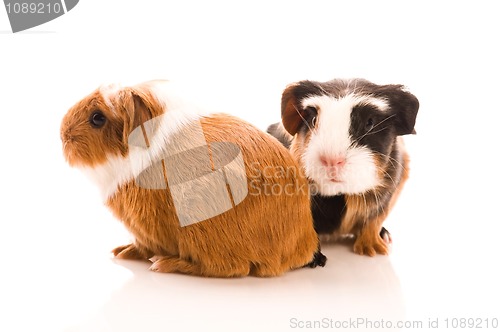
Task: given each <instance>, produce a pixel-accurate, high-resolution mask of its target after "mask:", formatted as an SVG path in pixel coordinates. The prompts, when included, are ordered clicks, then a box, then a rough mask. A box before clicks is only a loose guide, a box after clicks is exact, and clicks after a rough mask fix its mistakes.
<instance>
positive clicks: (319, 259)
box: [306, 250, 327, 268]
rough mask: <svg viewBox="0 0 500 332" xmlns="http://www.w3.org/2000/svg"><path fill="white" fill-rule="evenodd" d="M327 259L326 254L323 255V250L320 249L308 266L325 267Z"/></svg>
mask: <svg viewBox="0 0 500 332" xmlns="http://www.w3.org/2000/svg"><path fill="white" fill-rule="evenodd" d="M326 260H327V258H326V256H325V255H323V254H322V253H321V251H319V250H318V251H316V252H315V253H314V256H313V259H312V261H310V262H309V263H308V264H307V265H306V266H308V267H310V268H315V267H317V266H321V267H323V266H325V265H326Z"/></svg>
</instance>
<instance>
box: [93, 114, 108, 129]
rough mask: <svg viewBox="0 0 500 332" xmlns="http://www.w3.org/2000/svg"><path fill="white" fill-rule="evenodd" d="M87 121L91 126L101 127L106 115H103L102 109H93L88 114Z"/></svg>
mask: <svg viewBox="0 0 500 332" xmlns="http://www.w3.org/2000/svg"><path fill="white" fill-rule="evenodd" d="M89 123H90V125H91V126H92V127H93V128H96V129H98V128H102V127H103V126H104V124H105V123H106V117H105V116H104V114H103V113H102V111H95V112H94V113H92V115H91V116H90V119H89Z"/></svg>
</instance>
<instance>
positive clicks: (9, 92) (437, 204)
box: [0, 0, 500, 331]
mask: <svg viewBox="0 0 500 332" xmlns="http://www.w3.org/2000/svg"><path fill="white" fill-rule="evenodd" d="M497 8H498V5H496V4H495V2H494V1H475V2H472V1H469V2H463V1H440V2H438V1H434V2H430V1H429V2H423V1H308V2H305V1H302V2H298V1H282V2H277V1H276V2H271V1H252V2H250V1H249V2H241V1H232V2H229V1H227V2H218V1H205V2H203V3H201V1H200V2H190V1H135V2H132V1H118V0H116V1H109V0H108V1H97V0H94V1H91V0H87V1H81V2H80V3H79V4H78V5H77V6H76V7H75V8H74V9H73V10H72V11H70V12H69V13H68V14H66V15H64V16H62V17H60V18H58V19H56V20H54V21H52V22H49V23H47V24H44V25H41V26H39V27H36V28H33V29H31V30H28V31H26V32H23V33H17V34H12V33H11V32H10V26H9V23H8V19H7V15H6V12H5V11H4V10H3V8H1V9H0V98H1V99H0V119H1V121H0V123H1V124H2V129H1V130H0V144H1V145H0V147H1V154H0V155H1V162H0V174H1V176H2V181H1V182H0V194H1V201H0V218H1V219H0V250H1V258H2V260H1V261H0V264H1V265H0V309H1V310H0V330H2V331H181V330H191V331H195V330H196V329H197V330H203V329H207V330H212V331H215V330H232V331H246V330H247V331H289V330H298V328H294V327H296V325H297V324H298V321H301V322H303V323H305V321H308V320H309V321H311V320H321V319H323V318H328V319H330V318H331V319H334V320H348V319H352V320H356V319H358V318H369V319H372V320H375V321H377V322H379V323H380V320H382V319H384V320H385V321H387V320H391V321H394V322H395V321H398V320H402V321H405V320H411V321H413V320H416V321H422V322H423V326H424V327H426V326H427V325H428V323H429V319H431V320H432V321H435V320H436V319H439V324H440V325H439V326H440V327H444V326H445V325H444V324H445V319H447V318H448V319H449V321H448V322H449V324H451V323H452V319H453V318H478V319H489V322H490V323H491V319H492V318H494V317H496V318H497V319H500V314H499V313H500V300H499V296H500V287H499V282H498V280H499V279H500V273H499V268H498V267H499V260H498V254H499V252H500V241H499V231H500V227H499V222H500V220H499V219H500V218H499V213H498V207H499V205H500V202H499V200H498V198H499V194H498V188H499V185H500V183H499V177H498V175H497V174H498V160H499V159H498V156H497V155H498V128H499V126H500V116H499V113H500V109H499V108H500V107H499V104H498V95H499V90H500V83H499V77H500V65H499V60H498V59H500V51H499V47H498V32H499V31H500V22H499V20H498V10H497ZM335 77H344V78H348V77H363V78H367V79H369V80H371V81H373V82H375V83H379V84H382V83H402V84H405V85H406V86H407V87H408V88H409V90H410V91H412V92H413V93H414V94H415V95H416V96H417V97H418V98H419V100H420V104H421V107H420V112H419V115H418V120H417V127H416V129H417V132H418V134H417V135H416V136H411V137H407V140H406V141H407V145H408V149H409V151H410V153H411V157H412V169H411V179H410V180H409V182H408V184H407V186H406V188H405V190H404V193H403V195H402V196H401V199H400V201H399V203H398V205H397V206H396V208H395V210H394V211H393V213H392V214H391V215H390V218H389V219H388V220H387V222H386V226H387V228H389V230H390V231H391V233H392V235H393V238H394V245H393V252H392V254H391V255H390V256H388V257H385V256H378V257H375V258H366V257H360V256H357V255H355V254H353V253H351V246H350V245H349V244H347V245H342V244H337V245H329V246H325V247H324V250H323V251H324V253H325V254H326V255H327V256H328V258H329V261H328V264H327V266H326V267H325V268H323V269H316V270H308V269H304V270H300V271H294V272H290V273H288V274H286V275H285V276H283V277H279V278H272V279H258V278H252V277H249V278H242V279H236V280H234V279H233V280H221V279H203V278H198V277H189V276H184V275H167V274H158V273H153V272H149V271H148V270H147V268H148V264H145V263H136V262H126V261H116V260H113V259H112V258H111V257H110V255H109V251H110V250H111V249H112V248H113V247H115V246H117V245H121V244H125V243H127V242H128V240H129V237H128V235H127V233H126V232H125V231H124V229H123V228H122V226H121V224H120V223H119V222H118V221H117V220H115V219H114V218H113V217H112V216H111V214H110V213H109V212H108V211H107V210H106V209H105V207H104V206H103V205H102V204H101V201H100V198H99V194H98V192H97V190H96V188H94V187H93V186H92V185H91V184H90V182H88V181H87V179H86V178H84V177H83V175H82V174H80V173H79V172H78V171H77V170H73V169H70V168H69V167H68V166H67V164H66V163H65V161H64V159H63V157H62V154H61V144H60V141H59V125H60V121H61V118H62V116H63V115H64V114H65V112H66V110H67V109H68V108H69V107H70V106H72V105H73V104H74V103H75V102H77V101H78V100H79V99H80V98H82V97H83V96H85V95H86V94H87V93H89V92H91V91H92V90H93V89H95V88H96V87H97V86H99V85H100V84H102V83H106V82H126V83H128V82H129V83H132V84H133V83H138V82H141V81H144V80H149V79H154V78H166V79H170V80H173V81H176V82H180V83H182V84H185V85H186V86H189V88H190V89H191V90H192V94H193V98H194V99H195V100H196V101H198V102H200V101H203V102H205V103H206V104H207V105H210V106H211V107H212V108H214V107H215V108H217V109H219V110H221V111H224V112H228V113H231V114H234V115H238V116H240V117H242V118H244V119H246V120H249V121H250V122H252V123H254V124H255V125H257V126H258V127H260V128H262V129H265V128H266V127H267V125H268V124H270V123H272V122H276V121H278V120H279V117H280V97H281V92H282V90H283V89H284V87H285V86H286V84H288V83H291V82H293V81H296V80H301V79H313V80H328V79H332V78H335ZM270 217H272V216H270ZM294 319H296V320H294ZM478 322H481V321H478ZM296 323H297V324H296ZM482 326H483V327H485V326H486V322H485V321H484V320H483V321H482ZM323 327H325V326H323ZM362 327H363V326H359V328H358V329H357V330H362ZM325 330H328V329H325Z"/></svg>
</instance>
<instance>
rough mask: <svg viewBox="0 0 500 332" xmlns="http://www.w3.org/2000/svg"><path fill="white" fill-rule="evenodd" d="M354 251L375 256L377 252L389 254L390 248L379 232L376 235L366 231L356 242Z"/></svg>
mask: <svg viewBox="0 0 500 332" xmlns="http://www.w3.org/2000/svg"><path fill="white" fill-rule="evenodd" d="M354 252H355V253H356V254H358V255H366V256H370V257H373V256H375V255H376V254H381V255H387V254H389V248H388V246H387V244H386V243H385V242H384V240H382V238H381V237H380V235H379V234H378V233H377V234H376V236H371V235H366V233H362V234H361V235H360V236H359V237H358V238H357V239H356V242H354Z"/></svg>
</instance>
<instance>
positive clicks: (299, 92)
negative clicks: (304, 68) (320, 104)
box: [281, 81, 323, 136]
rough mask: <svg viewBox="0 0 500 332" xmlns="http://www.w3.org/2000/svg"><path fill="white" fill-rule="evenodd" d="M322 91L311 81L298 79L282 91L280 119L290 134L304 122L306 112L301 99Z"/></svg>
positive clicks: (295, 131) (293, 133) (297, 129)
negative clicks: (298, 80)
mask: <svg viewBox="0 0 500 332" xmlns="http://www.w3.org/2000/svg"><path fill="white" fill-rule="evenodd" d="M322 93H323V92H322V89H321V87H319V86H318V85H317V84H316V83H315V82H312V81H300V82H297V83H293V84H290V85H289V86H287V88H286V89H285V91H283V94H282V96H281V121H282V122H283V127H285V129H286V131H287V132H288V133H289V134H290V135H292V136H294V135H295V134H296V133H297V132H298V131H299V129H300V127H301V126H302V125H303V124H304V121H305V120H304V119H305V118H306V115H307V114H306V111H305V110H304V108H303V107H302V104H301V102H302V99H304V98H305V97H307V96H310V95H315V94H322Z"/></svg>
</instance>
